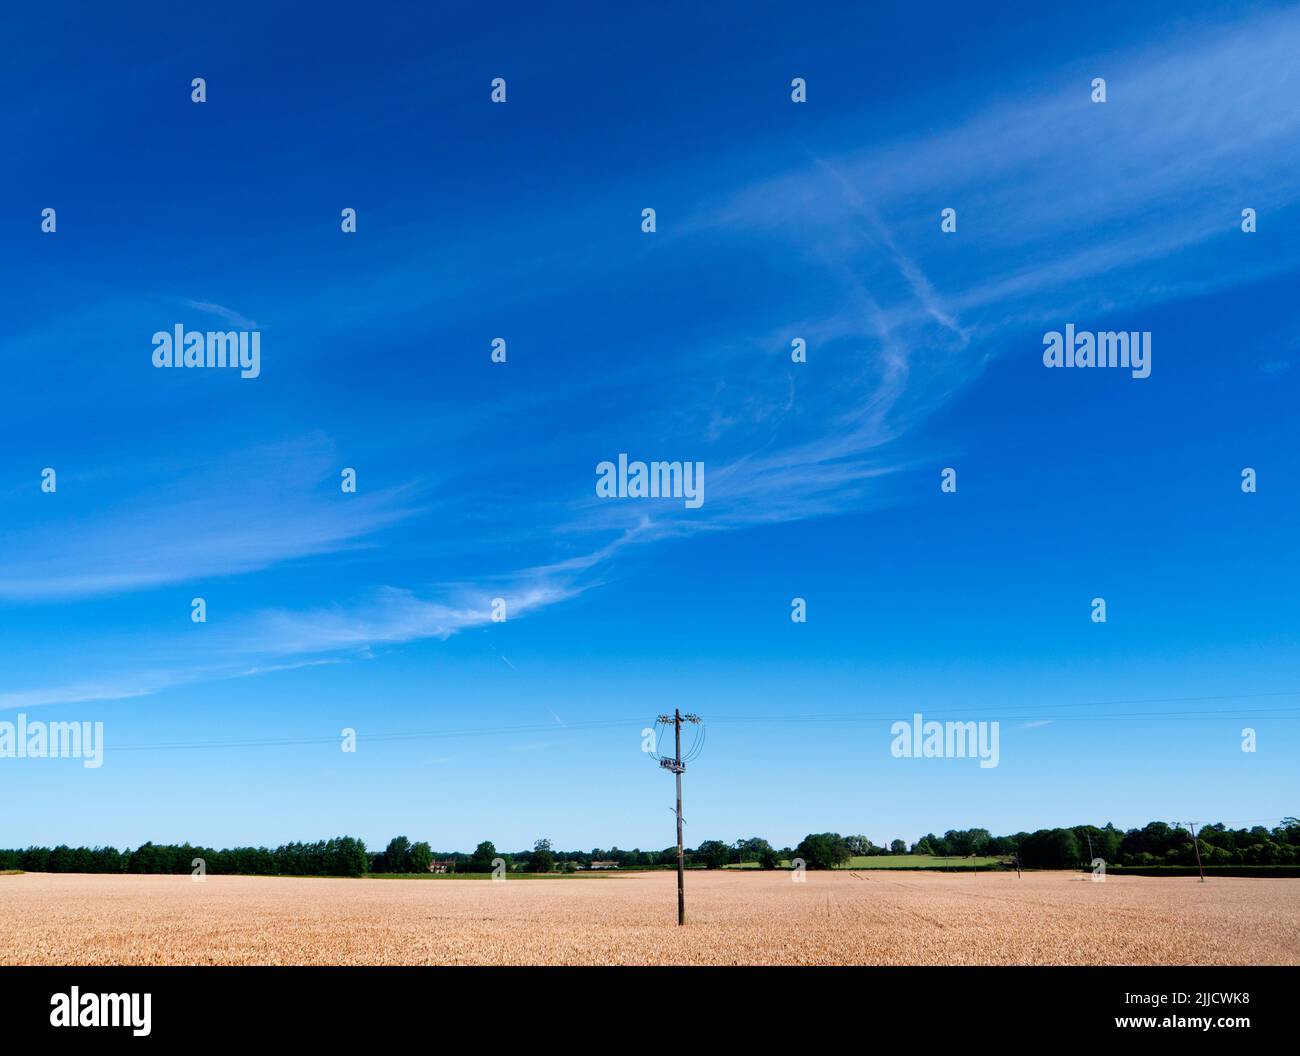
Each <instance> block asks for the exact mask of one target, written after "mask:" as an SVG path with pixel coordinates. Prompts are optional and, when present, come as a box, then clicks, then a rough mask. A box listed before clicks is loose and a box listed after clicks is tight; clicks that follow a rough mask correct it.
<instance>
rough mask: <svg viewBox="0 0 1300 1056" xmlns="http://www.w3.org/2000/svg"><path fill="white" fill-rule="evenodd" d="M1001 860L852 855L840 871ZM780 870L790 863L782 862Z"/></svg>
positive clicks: (982, 865) (983, 864) (967, 865)
mask: <svg viewBox="0 0 1300 1056" xmlns="http://www.w3.org/2000/svg"><path fill="white" fill-rule="evenodd" d="M1001 861H1002V859H1001V858H942V857H940V856H938V855H933V854H869V855H860V854H859V855H854V856H853V857H852V858H850V859H849V861H848V864H847V865H841V866H840V867H839V868H841V869H977V868H978V869H987V868H989V867H990V866H995V865H997V864H998V863H999V862H1001ZM780 867H781V868H782V869H789V868H790V863H789V862H788V861H782V862H781V866H780ZM723 868H724V869H757V868H758V863H757V862H745V863H744V864H743V865H727V866H723Z"/></svg>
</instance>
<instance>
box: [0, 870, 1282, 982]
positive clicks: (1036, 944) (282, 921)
mask: <svg viewBox="0 0 1300 1056" xmlns="http://www.w3.org/2000/svg"><path fill="white" fill-rule="evenodd" d="M675 882H676V877H675V875H674V874H673V873H670V872H663V873H642V874H634V875H627V876H621V875H620V876H616V877H609V878H606V879H599V880H597V879H595V878H590V879H585V880H561V879H556V880H529V881H521V880H513V881H511V880H506V881H505V882H504V883H493V882H492V881H490V880H330V879H286V878H272V877H242V876H209V877H207V879H206V881H205V882H203V883H195V882H194V881H193V880H192V879H191V878H190V877H189V876H91V875H58V874H39V873H32V874H26V875H23V876H6V877H3V878H0V963H3V964H76V965H82V964H1296V963H1300V879H1277V880H1273V879H1267V880H1264V879H1259V880H1257V879H1246V878H1215V879H1212V880H1210V881H1208V882H1207V883H1204V884H1201V883H1198V882H1197V881H1196V880H1195V879H1194V878H1181V877H1180V878H1169V879H1165V878H1153V877H1134V876H1127V877H1115V876H1112V877H1108V878H1107V879H1106V881H1105V883H1093V882H1091V880H1090V879H1089V878H1088V877H1087V876H1085V875H1082V874H1079V873H1064V872H1061V873H1026V874H1025V876H1024V878H1023V879H1017V877H1016V876H1015V875H1014V874H1002V873H986V874H985V873H982V874H980V875H979V876H969V875H960V876H958V875H944V874H935V873H898V872H892V871H884V870H881V871H876V872H869V871H860V872H857V873H856V874H850V873H848V872H837V873H808V874H807V881H806V882H805V883H801V884H799V883H793V882H792V880H791V875H790V874H789V873H784V872H782V873H758V872H750V873H743V874H742V873H734V872H722V873H691V874H688V876H687V878H686V884H687V911H688V914H689V916H688V925H687V927H685V928H678V927H676V892H675Z"/></svg>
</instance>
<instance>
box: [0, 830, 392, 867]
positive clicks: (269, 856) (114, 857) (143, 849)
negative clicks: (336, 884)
mask: <svg viewBox="0 0 1300 1056" xmlns="http://www.w3.org/2000/svg"><path fill="white" fill-rule="evenodd" d="M196 860H198V861H200V862H202V865H201V866H196V865H195V864H194V863H195V861H196ZM369 865H370V861H369V858H368V856H367V855H366V845H365V844H364V843H362V842H361V841H360V840H358V839H354V838H353V837H351V836H339V837H336V838H335V839H332V840H318V841H316V842H315V843H286V844H281V845H280V846H279V847H277V848H275V850H269V849H268V848H266V847H232V848H229V849H226V850H216V849H214V848H211V847H195V846H193V845H191V844H188V843H182V844H156V843H144V844H141V845H140V846H139V847H137V848H136V849H135V850H134V851H131V850H127V851H119V850H118V849H117V848H116V847H68V846H67V845H66V844H60V845H59V846H58V847H28V848H26V849H25V850H0V870H4V869H22V870H24V871H26V872H29V873H192V872H194V871H195V869H197V868H202V869H203V870H204V871H206V872H209V873H242V874H244V875H249V876H362V875H364V874H365V873H366V871H367V870H368V868H369Z"/></svg>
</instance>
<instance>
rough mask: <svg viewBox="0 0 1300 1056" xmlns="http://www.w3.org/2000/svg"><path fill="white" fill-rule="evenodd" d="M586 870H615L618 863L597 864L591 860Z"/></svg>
mask: <svg viewBox="0 0 1300 1056" xmlns="http://www.w3.org/2000/svg"><path fill="white" fill-rule="evenodd" d="M588 868H589V869H617V868H618V862H599V861H594V860H593V861H592V863H591V865H590V866H588Z"/></svg>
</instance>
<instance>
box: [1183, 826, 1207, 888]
mask: <svg viewBox="0 0 1300 1056" xmlns="http://www.w3.org/2000/svg"><path fill="white" fill-rule="evenodd" d="M1187 827H1188V828H1189V829H1191V831H1192V850H1194V851H1195V852H1196V871H1197V872H1198V873H1200V874H1201V883H1205V870H1204V869H1203V868H1202V867H1201V845H1200V844H1199V843H1197V842H1196V822H1194V821H1189V822H1188V823H1187Z"/></svg>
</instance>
